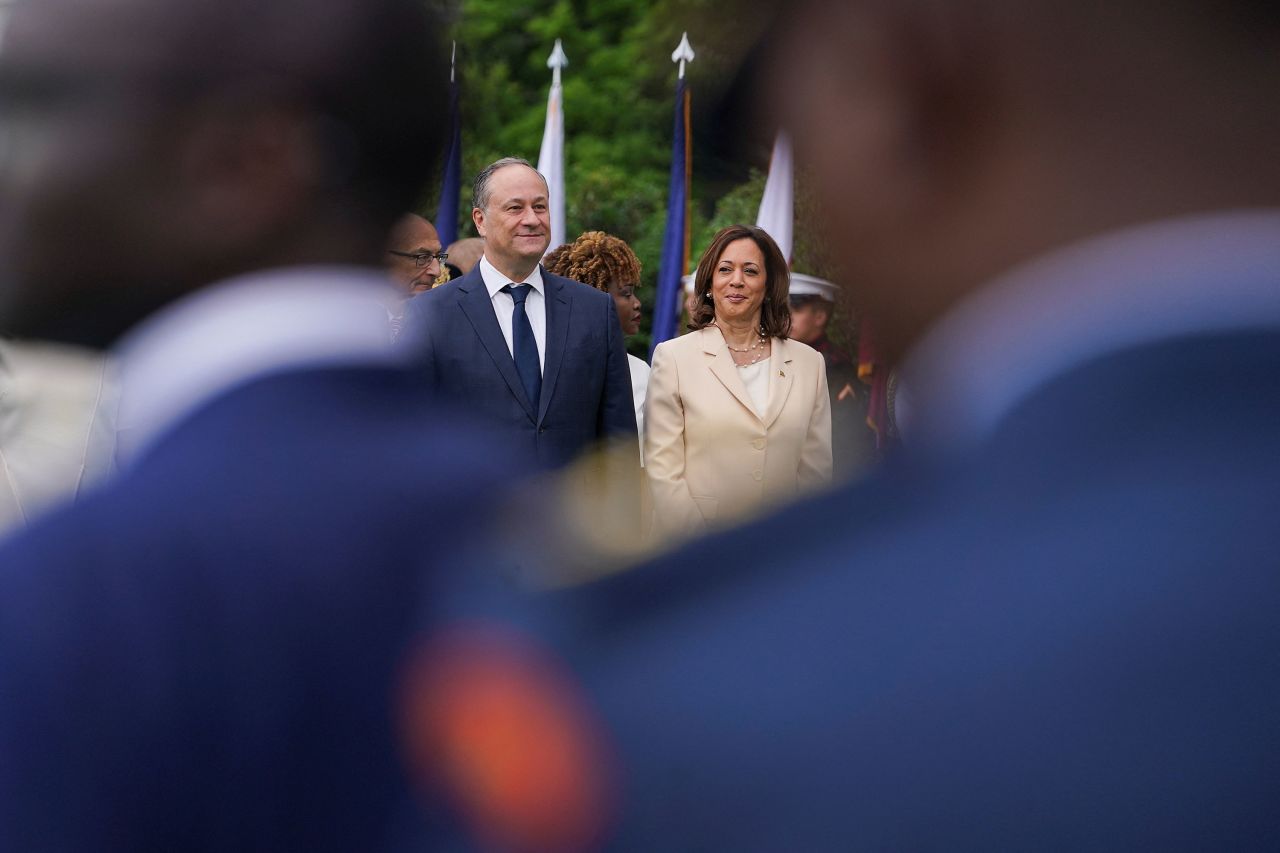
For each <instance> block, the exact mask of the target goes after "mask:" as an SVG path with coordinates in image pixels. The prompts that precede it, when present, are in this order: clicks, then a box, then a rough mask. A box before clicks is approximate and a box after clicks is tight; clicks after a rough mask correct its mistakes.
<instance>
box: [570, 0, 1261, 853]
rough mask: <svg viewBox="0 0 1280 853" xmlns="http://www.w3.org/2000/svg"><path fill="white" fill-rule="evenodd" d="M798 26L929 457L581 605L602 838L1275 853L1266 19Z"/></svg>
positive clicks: (1067, 15) (840, 202) (705, 547)
mask: <svg viewBox="0 0 1280 853" xmlns="http://www.w3.org/2000/svg"><path fill="white" fill-rule="evenodd" d="M787 22H788V24H789V30H790V31H789V32H787V33H778V34H776V36H775V38H776V40H777V41H778V42H779V43H781V44H783V45H785V47H784V49H783V52H782V56H781V59H782V62H781V63H780V64H779V65H778V66H777V67H776V68H775V69H774V73H775V74H776V75H777V76H778V78H779V79H780V80H781V83H782V87H781V90H780V93H775V94H783V95H785V96H786V98H787V102H788V103H789V105H790V107H789V109H790V110H791V118H792V120H793V125H794V129H795V134H794V138H795V139H796V141H797V144H798V146H800V153H801V154H803V155H804V156H805V157H806V159H807V160H808V162H809V164H810V165H811V166H812V167H813V168H814V169H815V170H816V172H817V174H818V175H819V176H820V180H819V181H817V182H816V186H817V187H818V188H819V189H820V191H821V192H822V193H823V195H824V201H825V206H826V210H827V212H828V215H829V216H830V218H831V224H832V226H833V227H832V229H831V233H833V234H836V235H838V236H839V240H838V241H837V242H836V246H837V247H838V248H839V249H840V251H841V253H842V257H841V261H842V262H843V264H844V269H845V270H846V271H847V273H848V274H849V278H850V280H852V281H857V282H859V283H860V284H861V285H862V286H863V287H864V290H863V293H864V294H865V295H866V296H867V298H868V300H869V301H871V302H873V303H874V304H873V305H870V306H868V307H869V309H871V310H874V312H875V315H876V316H877V317H879V318H882V319H883V326H882V328H883V330H884V332H885V336H886V342H887V343H889V344H893V345H896V348H897V349H898V350H900V351H901V350H904V349H906V350H909V358H908V359H907V361H906V362H905V364H904V371H903V374H902V382H903V383H904V385H906V386H908V387H909V388H910V391H911V399H912V404H913V408H912V412H911V416H912V421H911V429H912V430H913V434H912V436H911V440H910V441H909V442H908V447H910V448H911V449H912V453H913V454H914V458H913V459H911V460H909V461H907V462H906V463H900V464H893V465H890V466H889V467H888V468H887V469H885V470H884V471H882V472H880V473H879V474H878V475H877V476H876V477H875V478H873V480H872V482H870V483H868V484H867V485H865V486H863V487H856V488H849V489H847V490H845V491H843V492H837V493H835V494H833V495H831V496H828V497H825V498H819V499H816V500H814V501H812V502H810V503H808V504H806V505H804V506H802V507H798V508H796V509H794V510H793V511H790V512H788V513H785V514H783V515H781V516H779V517H776V518H773V519H771V520H763V521H760V522H758V523H756V524H754V525H752V526H750V527H748V528H745V529H743V530H740V531H737V532H734V533H730V534H726V535H723V536H720V537H717V538H714V539H710V540H706V541H704V542H702V543H700V544H697V545H695V546H693V547H692V548H690V549H689V550H687V551H685V552H683V553H680V554H678V555H675V556H673V557H671V558H669V559H667V560H665V561H663V562H661V563H660V564H658V565H654V566H649V567H647V568H644V569H642V570H640V571H637V572H634V573H631V574H628V575H622V576H619V577H617V578H615V579H612V580H608V581H605V582H601V583H598V584H596V585H594V586H590V587H587V588H585V589H581V590H578V591H574V592H570V593H565V594H562V596H561V597H560V598H559V600H558V603H559V605H561V607H560V609H559V610H557V611H554V618H553V620H552V621H553V623H554V624H555V625H557V626H558V628H557V629H554V630H555V631H558V633H559V635H560V636H561V638H562V640H563V643H564V646H563V648H565V649H568V655H569V658H570V661H571V663H572V664H573V665H574V666H576V667H577V670H578V672H579V673H580V674H581V676H582V678H583V679H584V681H585V683H586V686H587V689H588V695H589V696H590V698H591V699H592V700H593V702H594V706H595V708H596V711H597V713H598V714H599V715H600V717H601V718H602V719H603V720H604V722H605V723H606V725H607V726H608V728H609V730H610V731H611V732H612V733H613V737H614V739H615V741H616V747H617V750H618V756H619V764H618V767H619V770H620V773H621V776H622V780H621V782H622V786H623V795H622V801H621V802H622V813H621V819H620V822H619V824H618V827H617V830H616V833H617V836H616V837H617V847H618V849H627V850H655V849H666V850H672V849H683V850H738V851H741V850H858V849H863V850H926V849H932V850H941V849H946V850H1056V849H1074V850H1083V849H1087V850H1095V849H1128V850H1140V849H1162V850H1168V849H1190V848H1197V849H1276V848H1277V847H1278V846H1280V810H1278V809H1276V807H1275V798H1276V791H1277V790H1280V740H1277V738H1276V725H1277V720H1280V656H1278V655H1277V654H1276V649H1277V648H1280V619H1277V617H1276V614H1277V612H1280V525H1277V523H1276V513H1275V507H1277V506H1280V430H1278V429H1277V424H1280V210H1277V205H1280V158H1278V157H1277V156H1276V141H1277V140H1278V139H1280V112H1277V111H1276V109H1275V104H1276V103H1280V20H1277V17H1276V15H1275V13H1274V11H1272V7H1270V6H1266V5H1265V4H1256V3H1246V2H1229V3H1208V2H1187V3H1174V4H1170V3H1155V2H1142V0H1133V2H1115V3H1107V4H1096V3H1088V4H1066V3H1059V2H1049V0H1031V2H1026V0H1018V2H999V0H954V2H946V3H937V2H923V0H920V2H916V0H884V2H877V1H876V0H863V2H848V0H839V2H836V0H831V2H810V3H806V4H804V5H803V6H801V7H800V8H791V9H789V10H788V12H787ZM797 543H803V546H804V556H803V558H799V557H796V556H795V550H796V544H797Z"/></svg>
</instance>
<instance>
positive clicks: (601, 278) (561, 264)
mask: <svg viewBox="0 0 1280 853" xmlns="http://www.w3.org/2000/svg"><path fill="white" fill-rule="evenodd" d="M542 265H543V266H545V267H546V268H547V271H548V272H551V273H554V274H555V275H562V276H564V277H565V278H571V279H573V280H574V281H580V282H582V283H583V284H589V285H591V286H592V287H594V288H595V289H596V290H603V291H605V292H606V293H608V292H609V285H611V284H615V283H616V284H619V285H623V286H625V285H628V284H633V285H634V284H639V283H640V261H639V259H638V258H636V253H635V252H633V251H631V247H630V246H628V245H627V244H626V242H625V241H623V240H622V239H620V238H618V237H614V236H613V235H612V234H606V233H604V232H603V231H587V232H586V233H584V234H583V235H582V236H580V237H578V239H577V240H574V241H573V242H572V243H565V244H564V245H563V246H558V247H556V248H555V249H553V250H552V251H551V252H550V253H548V254H547V256H546V257H545V258H544V259H543V261H542Z"/></svg>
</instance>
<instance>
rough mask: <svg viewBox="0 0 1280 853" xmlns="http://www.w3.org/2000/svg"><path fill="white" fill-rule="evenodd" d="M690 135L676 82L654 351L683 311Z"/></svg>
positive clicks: (681, 87) (683, 89)
mask: <svg viewBox="0 0 1280 853" xmlns="http://www.w3.org/2000/svg"><path fill="white" fill-rule="evenodd" d="M690 143H691V140H690V138H689V87H688V84H687V81H685V80H684V79H683V78H681V80H680V81H679V82H678V83H676V116H675V136H674V139H673V140H672V143H671V185H670V189H669V190H668V195H667V230H666V234H665V236H664V237H663V238H662V260H661V261H659V262H658V293H657V296H656V297H655V299H654V306H653V346H652V347H651V348H650V350H649V359H650V360H652V359H653V350H654V349H656V348H657V346H658V344H660V343H662V342H663V341H666V340H670V339H671V338H674V337H675V336H676V331H677V327H678V326H679V324H680V314H681V312H682V311H683V310H684V300H683V298H682V297H683V295H684V288H683V287H682V286H681V283H680V279H682V278H683V277H684V275H685V273H686V272H688V270H689V177H690V173H691V172H692V170H693V159H692V153H693V152H692V148H691V147H690Z"/></svg>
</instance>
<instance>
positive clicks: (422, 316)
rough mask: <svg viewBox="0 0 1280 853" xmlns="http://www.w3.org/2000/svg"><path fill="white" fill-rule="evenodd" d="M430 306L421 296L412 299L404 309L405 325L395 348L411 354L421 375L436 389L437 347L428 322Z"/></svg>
mask: <svg viewBox="0 0 1280 853" xmlns="http://www.w3.org/2000/svg"><path fill="white" fill-rule="evenodd" d="M428 310H429V306H428V305H427V302H426V300H424V299H422V298H421V297H420V296H415V297H413V298H412V299H410V300H409V301H408V302H407V303H406V304H405V307H404V321H403V323H404V325H403V326H402V328H401V330H400V337H398V338H396V342H395V347H396V349H397V350H400V351H401V352H404V353H407V354H409V356H410V357H411V358H412V360H413V364H415V365H416V366H417V367H418V369H419V375H421V376H422V378H423V379H424V380H425V381H426V382H427V383H428V384H429V385H431V387H435V375H436V374H435V347H434V344H433V341H432V340H431V334H430V324H429V323H428V322H427V312H428Z"/></svg>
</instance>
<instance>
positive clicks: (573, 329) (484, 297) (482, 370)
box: [401, 265, 639, 468]
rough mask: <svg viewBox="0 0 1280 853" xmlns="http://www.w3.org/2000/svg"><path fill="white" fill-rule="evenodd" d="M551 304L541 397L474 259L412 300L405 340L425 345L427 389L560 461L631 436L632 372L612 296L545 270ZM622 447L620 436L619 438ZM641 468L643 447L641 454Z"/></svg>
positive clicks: (529, 453)
mask: <svg viewBox="0 0 1280 853" xmlns="http://www.w3.org/2000/svg"><path fill="white" fill-rule="evenodd" d="M542 280H543V283H544V294H545V296H546V309H547V336H546V353H545V356H544V364H545V366H544V368H543V372H542V373H543V375H542V394H541V399H540V401H539V404H538V406H537V408H536V409H535V408H534V406H533V405H532V404H531V403H530V402H529V399H528V397H527V396H526V394H525V392H524V388H523V386H522V385H521V384H520V377H519V375H518V374H517V373H516V367H515V362H514V361H513V360H512V358H511V351H510V350H509V349H507V344H506V340H505V339H504V338H503V336H502V329H501V328H500V327H499V326H498V318H497V316H496V315H495V314H494V312H493V303H492V300H491V299H490V297H489V291H488V290H487V289H486V288H485V286H484V279H483V278H482V277H481V275H480V268H479V266H478V265H477V266H476V268H475V269H473V270H471V272H469V273H468V274H467V275H465V276H463V277H462V278H460V279H458V281H456V282H450V283H449V284H446V285H444V286H442V287H437V288H435V289H433V290H429V291H427V292H426V293H423V294H421V295H419V296H416V297H414V298H413V299H411V300H409V303H408V306H407V308H406V310H405V329H406V332H405V335H404V336H402V338H401V339H402V340H405V341H408V342H409V345H410V346H416V347H420V348H421V358H422V363H423V372H424V375H425V376H426V378H427V382H428V384H429V386H430V387H431V388H432V389H434V390H436V391H439V392H442V393H444V394H447V395H449V396H450V397H452V398H454V399H455V400H457V401H459V402H461V403H462V404H464V405H466V406H467V407H468V408H469V409H470V410H471V412H472V414H474V415H475V416H477V417H478V418H479V419H480V420H481V421H482V422H484V423H487V424H489V425H491V426H492V427H493V428H494V430H495V431H496V434H497V435H498V436H499V437H500V438H501V439H502V440H503V441H504V442H505V443H506V444H507V445H509V446H510V447H511V448H512V449H513V450H514V451H515V452H516V453H518V454H522V455H523V456H524V457H525V458H528V459H536V460H537V461H538V463H539V465H541V466H543V467H548V468H551V467H557V466H560V465H563V464H565V463H566V462H569V461H570V460H572V459H573V458H574V457H576V456H578V455H579V454H580V453H582V451H584V450H586V449H587V448H589V447H591V446H592V445H594V444H596V443H597V442H600V441H602V440H605V439H608V438H611V437H613V436H631V437H632V438H631V439H630V440H631V444H632V445H633V446H634V445H635V439H634V436H635V434H636V418H635V406H634V403H633V401H632V397H631V371H630V369H629V368H628V367H627V353H626V349H625V348H624V347H623V341H622V327H621V326H620V325H619V324H618V317H617V313H616V309H615V308H614V304H613V299H612V298H610V296H609V295H608V294H607V293H602V292H601V291H598V290H596V289H594V288H592V287H588V286H587V285H585V284H581V283H579V282H576V281H570V280H569V279H567V278H561V277H560V276H557V275H552V274H551V273H548V272H547V271H546V270H545V269H544V270H543V271H542ZM619 444H621V443H619ZM635 456H636V467H637V468H638V467H639V452H638V450H637V451H636V453H635Z"/></svg>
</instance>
